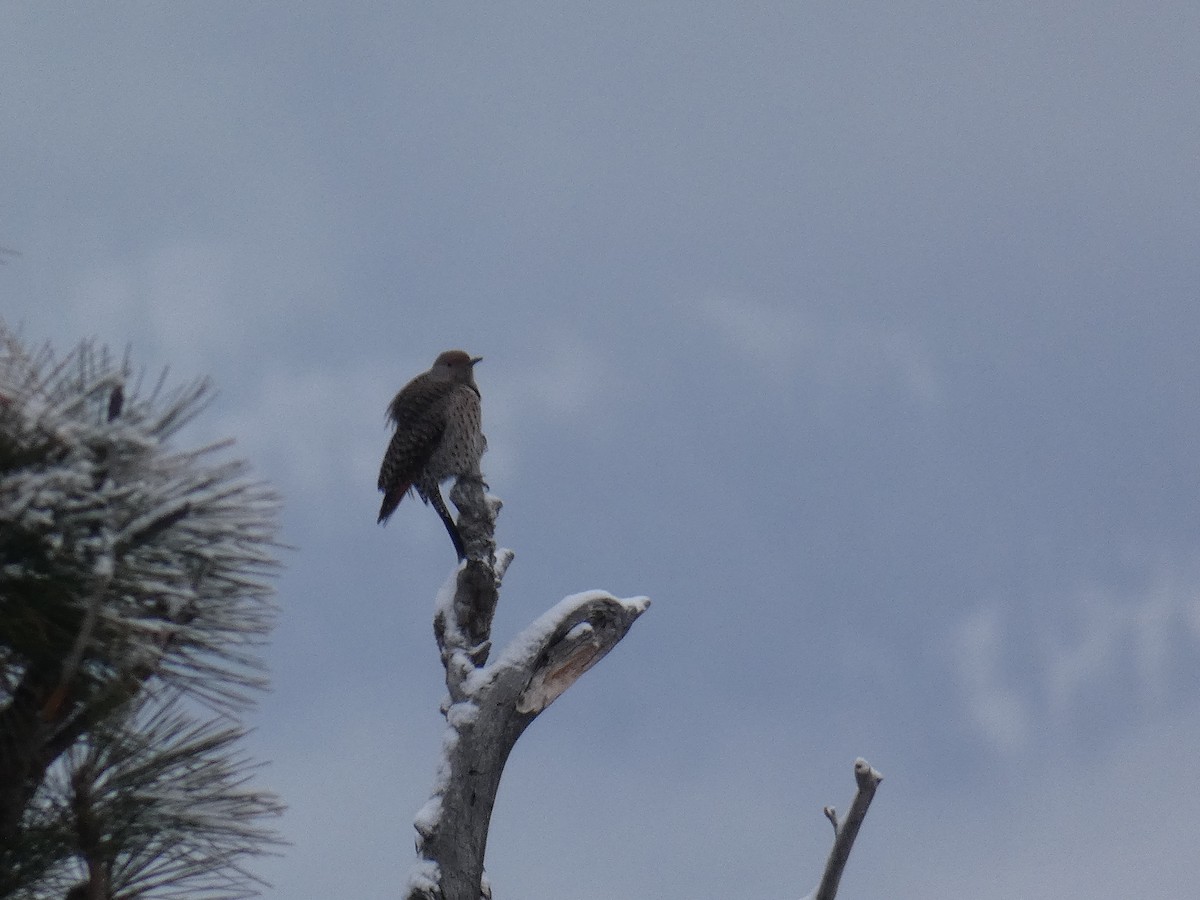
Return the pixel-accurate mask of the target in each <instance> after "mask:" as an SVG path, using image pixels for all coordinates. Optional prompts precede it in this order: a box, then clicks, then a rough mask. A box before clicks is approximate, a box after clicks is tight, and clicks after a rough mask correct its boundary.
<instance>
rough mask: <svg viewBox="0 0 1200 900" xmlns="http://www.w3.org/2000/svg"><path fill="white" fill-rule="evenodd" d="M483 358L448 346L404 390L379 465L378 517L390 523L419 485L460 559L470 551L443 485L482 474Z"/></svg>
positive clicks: (393, 406) (393, 407)
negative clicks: (479, 373) (478, 377)
mask: <svg viewBox="0 0 1200 900" xmlns="http://www.w3.org/2000/svg"><path fill="white" fill-rule="evenodd" d="M482 358H483V357H480V356H475V357H472V356H469V355H467V354H466V353H464V352H463V351H462V350H447V351H446V352H445V353H443V354H441V355H440V356H438V358H437V359H436V360H434V363H433V366H432V367H430V369H429V371H428V372H422V373H421V374H420V375H418V376H417V377H416V378H414V379H413V380H412V381H410V382H409V383H408V384H406V385H405V386H404V387H403V389H401V391H400V393H398V394H397V395H396V397H395V399H394V400H392V402H391V404H390V405H389V406H388V418H389V419H390V420H391V421H392V423H393V424H394V425H395V426H396V432H395V434H393V435H392V440H391V443H389V444H388V448H387V453H385V454H384V455H383V465H381V466H380V467H379V489H380V490H381V491H383V505H381V506H380V507H379V521H380V522H386V521H387V518H388V516H390V515H391V514H392V513H393V512H395V510H396V507H397V506H399V505H400V501H401V500H402V499H403V498H404V495H405V494H407V493H408V491H409V489H410V488H411V489H415V490H416V492H417V496H418V497H420V498H421V499H422V500H423V501H425V502H426V503H432V504H433V508H434V509H435V510H437V514H438V516H440V517H441V520H442V522H443V523H444V524H445V526H446V531H448V532H449V533H450V540H451V541H453V542H454V550H455V552H456V553H457V554H458V558H459V559H463V558H464V557H465V556H466V551H465V549H464V547H463V540H462V536H461V535H460V534H459V533H458V526H457V525H456V524H455V523H454V519H453V518H452V517H451V516H450V511H449V510H447V509H446V503H445V501H444V500H443V499H442V492H441V488H440V487H439V485H440V484H441V482H443V481H445V480H446V479H447V478H453V477H457V476H461V475H466V476H472V475H473V476H475V477H479V474H480V472H479V458H480V457H481V456H482V455H483V451H484V450H485V449H486V448H487V438H485V437H484V436H483V431H482V429H481V427H480V416H479V388H478V387H476V385H475V364H476V363H477V362H479V360H480V359H482Z"/></svg>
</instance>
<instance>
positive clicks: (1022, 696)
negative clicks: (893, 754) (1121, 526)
mask: <svg viewBox="0 0 1200 900" xmlns="http://www.w3.org/2000/svg"><path fill="white" fill-rule="evenodd" d="M1197 621H1200V579H1198V578H1197V577H1196V573H1195V567H1194V566H1188V565H1183V566H1178V565H1176V566H1169V565H1163V566H1158V567H1156V568H1154V569H1153V571H1151V572H1150V573H1149V574H1148V576H1147V578H1146V580H1145V584H1144V586H1143V587H1142V589H1140V590H1135V591H1130V592H1125V593H1117V592H1113V591H1111V590H1106V589H1101V588H1096V587H1091V588H1085V589H1079V590H1077V591H1075V592H1074V593H1073V594H1071V595H1070V596H1067V597H1060V598H1056V599H1052V600H1049V601H1047V602H1045V603H1042V604H1039V605H1038V611H1037V612H1035V613H1032V614H1029V615H1022V614H1021V612H1020V611H1019V607H1016V606H1014V605H1011V604H1009V605H1007V606H1005V607H1001V606H1000V605H998V604H996V605H990V606H983V607H980V608H978V609H975V610H973V611H972V612H970V613H968V614H966V615H965V616H963V618H962V619H961V620H960V621H959V622H958V623H957V624H956V625H955V626H954V627H953V628H952V629H951V630H950V634H949V639H948V642H947V644H948V648H949V655H950V658H951V660H952V663H953V667H954V670H955V676H956V679H957V682H958V688H959V691H960V694H961V696H962V700H963V715H964V718H965V720H966V722H967V724H968V726H969V727H970V728H971V729H972V730H974V731H975V732H977V733H978V735H979V736H980V737H981V738H983V739H984V741H985V743H987V744H988V745H989V746H990V747H991V748H992V749H993V750H994V751H995V752H997V753H999V754H1002V755H1006V754H1011V753H1013V752H1014V751H1018V750H1022V749H1025V748H1027V747H1028V746H1029V745H1030V741H1029V737H1030V735H1031V733H1037V734H1039V735H1043V736H1045V737H1046V738H1047V739H1048V740H1049V741H1051V742H1052V743H1056V744H1063V745H1066V746H1070V745H1071V744H1072V743H1073V742H1074V741H1076V740H1078V739H1079V738H1080V735H1091V734H1095V732H1096V730H1097V728H1099V729H1102V730H1115V726H1116V725H1117V724H1119V722H1120V719H1121V717H1122V716H1126V717H1128V716H1130V715H1131V714H1137V715H1141V716H1145V715H1147V714H1148V713H1149V712H1152V711H1153V710H1164V709H1166V708H1168V707H1170V706H1171V705H1172V691H1171V688H1172V685H1173V684H1175V683H1178V682H1181V681H1186V680H1187V679H1183V678H1180V674H1179V673H1180V672H1182V671H1183V670H1185V669H1186V668H1187V667H1188V666H1189V665H1190V664H1191V660H1194V658H1195V657H1196V656H1197V651H1198V650H1200V629H1197V628H1196V623H1197ZM1097 697H1102V698H1103V699H1104V703H1103V704H1102V705H1099V704H1098V703H1097ZM1101 715H1103V716H1105V717H1107V718H1106V720H1105V721H1100V719H1099V717H1100V716H1101Z"/></svg>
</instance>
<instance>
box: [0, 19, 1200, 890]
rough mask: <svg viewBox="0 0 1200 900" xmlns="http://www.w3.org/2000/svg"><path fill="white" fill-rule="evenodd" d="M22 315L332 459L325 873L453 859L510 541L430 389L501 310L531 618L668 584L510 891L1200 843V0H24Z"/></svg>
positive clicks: (250, 440)
mask: <svg viewBox="0 0 1200 900" xmlns="http://www.w3.org/2000/svg"><path fill="white" fill-rule="evenodd" d="M0 16H2V24H0V122H2V123H3V127H2V128H0V163H2V171H3V173H4V177H3V180H2V184H3V188H2V190H0V245H2V246H4V247H7V248H11V249H14V250H18V251H20V253H21V254H22V255H21V256H20V257H17V258H12V259H10V260H9V262H8V264H7V265H6V266H4V267H2V268H0V315H3V316H4V318H5V319H6V320H7V321H8V322H9V323H10V324H13V325H16V326H19V327H21V328H22V331H23V334H24V335H25V337H26V338H27V339H28V340H29V341H31V342H34V343H40V342H42V341H44V340H49V341H51V342H53V343H54V344H55V345H57V346H58V347H59V348H61V349H63V350H66V349H69V347H70V346H72V345H73V344H74V343H75V342H76V341H78V340H79V339H80V338H82V337H87V336H94V337H97V338H99V339H101V340H102V341H104V342H107V343H109V344H111V345H112V346H113V347H114V348H116V349H117V350H122V349H124V348H125V347H126V346H129V347H130V348H131V350H132V354H133V357H134V359H135V360H136V361H137V362H138V363H139V364H144V365H145V366H146V367H147V368H148V370H150V371H152V372H153V371H157V370H158V369H160V368H161V367H163V366H166V365H169V366H170V367H171V371H172V373H173V377H174V378H175V379H177V381H184V380H187V379H190V378H192V377H195V376H198V375H205V374H209V375H211V376H212V377H213V378H214V379H215V381H216V383H217V385H218V387H219V389H220V392H221V393H220V397H219V399H218V400H217V402H216V403H215V405H214V406H213V407H212V409H211V411H210V412H209V413H208V414H207V415H206V417H205V418H204V419H203V420H202V421H201V422H199V423H198V424H197V425H195V426H193V428H192V429H191V431H190V433H189V434H188V435H187V438H188V440H189V441H197V442H198V441H201V440H206V439H207V438H209V437H213V436H226V435H232V436H235V437H236V438H237V441H238V444H237V452H238V453H239V454H241V455H243V456H245V457H246V458H248V459H250V460H251V461H252V463H253V464H254V466H255V468H256V470H257V471H258V472H260V473H262V474H263V475H265V476H266V477H267V478H269V479H270V480H272V481H273V482H274V483H276V484H277V485H278V486H279V488H280V490H281V491H282V492H283V494H284V496H285V498H286V503H287V506H286V511H285V513H284V519H283V525H284V533H283V539H284V540H285V541H287V542H288V543H290V544H293V545H295V547H296V548H297V549H296V550H294V551H292V552H289V553H288V554H287V555H286V564H287V569H286V572H285V574H284V575H283V577H282V578H281V580H280V583H279V588H280V597H279V599H280V604H281V607H282V615H281V618H280V623H279V627H278V630H277V632H276V634H275V637H274V640H273V643H272V644H271V646H270V647H269V649H268V651H267V654H268V656H269V660H270V664H271V668H272V671H273V678H274V685H275V686H274V690H273V692H272V693H271V694H270V695H269V696H266V697H265V698H264V700H263V703H262V704H261V706H260V708H259V709H258V710H257V711H256V713H255V715H254V719H253V721H254V724H255V726H256V728H257V731H256V733H255V735H254V737H253V740H252V751H253V753H254V754H255V755H256V756H258V757H260V758H263V759H269V760H271V764H270V766H269V767H268V768H267V769H266V770H265V771H264V772H263V773H262V778H261V780H262V782H263V783H264V784H266V785H268V786H270V787H272V788H273V789H275V790H276V791H277V792H278V793H280V794H281V795H282V797H283V799H284V800H285V801H286V802H287V803H288V804H289V807H290V809H289V811H288V813H287V815H286V817H285V818H284V819H283V820H282V823H281V828H282V831H283V832H284V834H285V836H286V837H287V838H288V839H289V840H290V841H291V842H292V846H291V847H290V848H289V849H288V850H287V852H286V853H285V855H284V856H283V857H281V858H279V859H275V860H269V861H267V862H265V863H263V865H262V866H261V867H260V869H259V871H260V872H261V873H262V874H263V875H264V876H265V877H267V878H268V879H269V880H271V881H272V882H273V883H274V885H275V887H274V888H273V889H272V890H270V891H268V892H267V893H266V896H267V897H268V898H271V900H282V898H288V900H291V898H310V897H311V898H327V897H354V898H366V900H371V898H390V897H396V896H398V895H399V893H400V890H401V888H402V885H403V882H404V880H405V878H406V876H407V873H408V870H409V867H410V865H411V863H412V861H413V849H412V848H413V831H412V826H411V822H412V817H413V815H414V813H415V812H416V811H417V809H418V808H419V807H420V806H421V805H422V803H423V802H424V800H425V799H426V797H427V796H428V792H429V789H430V786H431V785H432V782H433V776H434V770H435V766H436V762H437V754H438V751H439V746H440V736H441V729H442V725H443V723H442V721H441V719H440V717H439V715H438V711H437V710H438V704H439V701H440V700H441V698H442V695H443V694H444V691H445V688H444V685H443V683H442V680H441V676H442V672H441V668H440V665H439V663H438V659H437V653H436V649H435V647H434V642H433V638H432V631H431V616H432V610H433V601H434V595H435V592H436V590H437V588H438V587H439V585H440V584H441V583H442V581H443V580H444V579H445V578H446V576H447V574H448V573H449V572H450V571H451V569H452V567H453V564H454V555H453V551H452V549H451V546H450V544H449V541H448V540H447V538H446V535H445V532H444V531H443V529H442V526H441V524H440V523H439V521H438V519H437V517H436V516H435V515H434V514H433V512H432V511H431V510H430V509H428V508H425V507H422V506H421V505H420V503H418V502H414V501H412V500H409V501H406V502H405V503H404V504H403V505H402V506H401V507H400V509H399V511H398V512H397V514H396V515H395V516H394V517H393V518H392V520H391V521H390V522H389V524H388V526H387V527H386V528H380V527H378V526H377V525H376V524H375V516H376V512H377V510H378V495H377V492H376V489H375V478H376V473H377V471H378V463H379V459H380V458H381V456H382V453H383V450H384V448H385V446H386V443H387V437H388V432H387V430H386V428H385V425H384V408H385V406H386V404H387V402H388V401H389V400H390V399H391V397H392V395H393V394H394V393H395V391H396V390H397V389H399V387H401V386H402V385H403V384H404V383H405V382H406V381H407V380H408V379H409V378H410V377H412V376H413V375H415V374H416V373H417V372H419V371H421V370H423V369H425V368H426V367H428V365H429V364H430V363H431V362H432V361H433V358H434V357H435V356H436V355H437V354H438V352H440V351H441V350H444V349H448V348H451V347H461V348H464V349H466V350H468V351H469V352H471V353H472V354H478V355H482V356H483V357H484V362H482V363H481V364H480V365H479V367H478V369H477V378H478V381H479V384H480V387H481V389H482V391H483V404H484V424H485V429H486V431H487V434H488V438H489V441H490V448H491V449H490V451H489V453H488V455H487V456H486V457H485V459H484V469H485V473H486V475H487V478H488V481H489V483H490V485H491V489H492V492H493V493H495V494H496V495H498V496H499V497H501V498H502V499H503V500H504V503H505V507H504V511H503V513H502V515H501V518H500V520H499V524H498V533H497V538H498V540H499V542H500V543H501V544H502V545H503V546H508V547H511V548H513V549H514V550H515V551H516V554H517V555H516V561H515V562H514V564H513V565H512V568H511V569H510V570H509V574H508V577H507V580H506V584H505V590H504V593H503V595H502V599H501V605H500V609H499V612H498V615H497V620H496V639H497V641H498V642H500V643H503V642H505V641H507V640H508V639H509V638H511V637H512V636H513V635H514V634H515V633H516V632H517V631H518V630H519V629H520V628H521V627H523V626H524V625H525V624H527V623H528V622H529V621H531V620H532V619H534V618H535V617H536V616H537V615H538V614H540V613H541V612H542V611H543V610H544V609H546V608H547V607H549V606H550V605H552V604H553V603H555V602H556V601H557V600H559V599H560V598H561V597H562V596H564V595H566V594H570V593H574V592H576V591H580V590H584V589H591V588H602V589H606V590H609V591H612V592H613V593H615V594H617V595H619V596H635V595H641V594H645V595H649V596H650V597H651V598H652V600H653V601H654V605H653V606H652V607H651V609H650V611H649V612H648V613H647V614H646V615H645V616H643V617H642V619H641V620H640V621H639V622H638V623H637V624H636V625H635V626H634V628H633V630H632V631H631V632H630V634H629V636H628V637H627V638H626V639H625V641H624V642H622V643H621V645H620V646H619V647H618V648H617V649H616V650H615V651H614V652H613V653H612V654H611V655H610V656H608V657H607V658H606V659H605V660H604V661H603V662H602V663H601V664H600V665H599V666H598V667H597V668H595V669H593V670H592V671H591V672H589V673H588V674H587V675H586V676H585V677H584V678H583V679H582V681H580V682H579V683H578V684H577V685H576V686H575V687H573V688H572V689H571V690H570V691H569V692H568V693H567V694H565V695H564V696H563V697H561V698H560V699H559V700H558V701H557V702H556V703H555V704H554V706H553V707H551V708H550V709H549V710H548V711H547V712H546V713H545V714H544V715H543V716H542V717H541V718H539V719H538V721H537V722H536V723H535V724H534V725H533V727H532V728H531V729H530V730H529V731H528V732H527V733H526V734H525V736H524V737H523V738H522V739H521V741H520V742H519V743H518V745H517V747H516V750H515V752H514V754H513V757H512V759H511V761H510V763H509V766H508V771H507V773H506V776H505V780H504V782H503V785H502V788H501V793H500V798H499V802H498V805H497V809H496V815H495V817H494V819H493V827H492V833H491V841H490V844H489V855H488V871H489V874H490V877H491V880H492V883H493V886H494V889H495V891H496V896H497V897H498V898H522V900H563V898H565V900H601V898H605V900H608V898H613V897H650V898H661V900H685V898H686V900H697V898H705V897H713V898H716V897H728V896H742V897H756V898H757V897H762V898H796V897H799V896H801V895H803V894H804V893H806V892H807V891H808V890H809V889H810V888H811V887H812V886H813V884H815V882H816V880H817V878H818V876H819V873H820V870H821V866H822V865H823V863H824V859H825V855H826V853H827V851H828V848H829V845H830V841H831V829H830V827H829V824H828V823H827V822H826V821H825V819H824V818H823V816H822V815H821V808H822V807H823V806H824V805H825V804H833V805H835V806H837V807H838V808H839V809H844V808H845V806H846V805H847V803H848V801H849V799H850V797H851V796H852V793H853V787H854V785H853V777H852V773H851V767H852V763H853V761H854V758H855V757H856V756H859V755H861V756H865V757H866V758H867V759H868V760H870V762H871V763H872V764H873V765H875V766H876V767H877V768H879V769H880V770H881V771H882V772H883V773H884V775H885V781H884V783H883V785H882V786H881V788H880V791H879V794H878V795H877V797H876V800H875V804H874V806H873V807H872V809H871V812H870V814H869V816H868V818H867V821H866V824H865V826H864V828H863V831H862V834H861V836H860V839H859V842H858V844H857V845H856V848H855V852H854V855H853V857H852V858H851V861H850V865H849V868H848V870H847V873H846V876H845V878H844V880H843V882H842V891H841V895H840V896H842V897H844V898H847V900H853V898H870V897H888V898H894V900H910V898H911V900H916V898H920V900H943V898H944V900H959V898H963V897H971V898H981V900H991V898H1008V900H1011V898H1041V897H1045V898H1062V897H1082V896H1088V895H1094V896H1104V897H1109V896H1140V897H1181V896H1188V895H1191V894H1193V893H1194V892H1195V888H1196V884H1197V883H1200V856H1197V853H1196V838H1195V835H1196V829H1197V827H1198V825H1200V791H1197V789H1196V786H1195V778H1194V772H1193V771H1192V770H1193V768H1194V761H1193V756H1194V754H1195V752H1196V747H1197V746H1200V692H1198V691H1197V683H1198V681H1200V515H1198V512H1200V510H1198V496H1200V411H1198V409H1197V397H1198V396H1200V352H1198V347H1200V252H1198V251H1200V115H1198V113H1197V98H1198V96H1200V6H1198V5H1197V4H1196V3H1195V2H1194V0H1181V2H1178V3H1168V2H1156V0H1148V2H1142V3H1136V4H1135V3H1115V2H1114V3H1109V2H1096V3H1086V4H1085V3H1066V2H1046V0H1038V2H1024V3H1007V2H1001V3H974V2H912V3H887V2H879V3H844V2H839V3H832V2H831V3H807V2H792V3H751V2H737V3H725V4H714V3H645V2H638V3H617V2H609V3H605V4H591V5H587V6H584V5H582V4H563V3H553V2H546V3H513V4H482V3H481V4H455V3H438V4H425V3H419V4H407V3H379V4H364V3H349V4H344V3H328V4H321V3H305V4H291V5H288V6H286V7H285V6H284V5H283V4H266V3H262V4H247V3H240V2H239V3H218V2H205V3H194V4H178V3H170V4H168V3H143V4H117V5H105V6H104V7H103V8H98V7H92V6H83V7H81V6H79V5H67V4H60V5H55V4H43V3H38V4H33V3H28V4H7V5H6V6H5V8H4V10H3V13H2V14H0Z"/></svg>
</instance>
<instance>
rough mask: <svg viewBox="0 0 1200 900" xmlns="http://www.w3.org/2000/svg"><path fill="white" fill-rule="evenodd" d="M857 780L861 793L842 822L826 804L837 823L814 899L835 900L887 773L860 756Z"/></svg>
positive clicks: (831, 818) (829, 816) (826, 810)
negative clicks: (872, 804)
mask: <svg viewBox="0 0 1200 900" xmlns="http://www.w3.org/2000/svg"><path fill="white" fill-rule="evenodd" d="M854 780H855V781H857V782H858V793H856V794H855V795H854V800H853V802H851V804H850V811H849V812H847V813H846V817H845V819H843V820H842V821H840V822H839V821H838V815H837V812H836V811H835V810H834V808H833V807H832V806H827V807H825V818H827V819H829V821H830V822H832V823H833V830H834V837H833V849H832V850H831V851H829V859H828V861H827V862H826V863H825V871H824V873H823V874H822V875H821V883H820V884H819V885H817V889H816V891H814V892H813V894H812V898H811V900H833V898H834V897H836V896H837V889H838V882H840V881H841V880H842V871H843V870H844V869H845V868H846V861H847V860H849V859H850V848H851V847H853V846H854V839H855V838H856V837H858V829H859V827H860V826H861V825H862V821H863V818H864V817H865V816H866V815H867V808H868V807H870V805H871V800H872V798H873V797H874V796H875V789H876V788H877V787H879V782H881V781H883V776H882V775H881V774H879V772H877V771H875V769H872V768H871V764H870V763H868V762H867V761H866V760H865V759H863V758H862V757H859V758H858V759H856V760H855V761H854Z"/></svg>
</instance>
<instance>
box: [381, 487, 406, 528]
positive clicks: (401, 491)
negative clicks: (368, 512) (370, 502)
mask: <svg viewBox="0 0 1200 900" xmlns="http://www.w3.org/2000/svg"><path fill="white" fill-rule="evenodd" d="M411 486H412V485H411V484H397V485H395V486H394V487H391V488H389V489H388V490H387V491H386V492H385V493H384V495H383V503H382V504H380V506H379V518H378V519H377V520H376V521H378V522H381V523H382V522H386V521H387V518H388V516H390V515H391V514H392V513H394V512H395V511H396V507H397V506H399V505H400V501H401V500H403V499H404V495H405V494H407V493H408V489H409V488H410V487H411Z"/></svg>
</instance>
